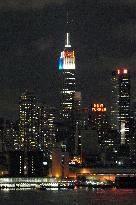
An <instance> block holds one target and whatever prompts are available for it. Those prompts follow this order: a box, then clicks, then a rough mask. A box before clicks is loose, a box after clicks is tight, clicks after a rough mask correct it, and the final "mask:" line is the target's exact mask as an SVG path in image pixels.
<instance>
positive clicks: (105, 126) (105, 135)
mask: <svg viewBox="0 0 136 205" xmlns="http://www.w3.org/2000/svg"><path fill="white" fill-rule="evenodd" d="M89 121H90V122H89V124H90V127H91V129H92V130H96V131H97V135H98V136H97V137H98V151H99V155H100V157H101V160H102V161H103V163H104V164H105V162H106V161H115V157H116V154H117V145H118V143H119V142H118V136H117V135H116V138H115V134H114V132H111V127H110V122H109V117H108V114H107V108H106V107H105V106H104V104H102V103H95V104H93V105H92V107H91V113H90V116H89Z"/></svg>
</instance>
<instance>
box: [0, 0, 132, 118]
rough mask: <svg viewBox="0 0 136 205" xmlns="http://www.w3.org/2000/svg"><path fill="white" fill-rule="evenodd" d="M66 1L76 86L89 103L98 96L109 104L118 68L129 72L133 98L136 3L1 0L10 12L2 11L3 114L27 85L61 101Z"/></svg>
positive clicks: (42, 95)
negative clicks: (113, 76) (60, 65)
mask: <svg viewBox="0 0 136 205" xmlns="http://www.w3.org/2000/svg"><path fill="white" fill-rule="evenodd" d="M65 3H68V7H69V8H70V9H69V17H70V19H71V22H72V23H71V25H70V28H69V30H70V32H71V42H72V46H73V47H74V49H75V53H76V67H77V82H78V89H79V90H81V91H82V95H83V101H84V102H85V104H87V105H90V104H91V102H93V101H97V100H98V101H101V102H105V103H106V104H110V103H109V101H110V78H111V71H112V70H113V69H115V68H116V67H120V66H125V67H128V68H129V69H130V71H131V79H132V97H133V98H134V97H135V95H136V94H135V93H136V92H135V91H136V85H135V76H136V71H135V70H136V69H135V68H136V23H135V22H136V1H134V0H118V1H117V0H114V1H113V0H98V1H96V0H67V2H66V0H56V1H55V0H48V1H47V0H41V1H40V0H30V1H25V0H1V1H0V8H5V9H7V8H10V10H7V12H3V10H2V9H1V12H0V54H1V55H0V63H1V69H0V89H1V90H2V92H1V97H0V115H1V113H4V112H5V113H9V112H10V111H11V113H13V112H14V110H16V108H17V102H18V98H19V96H20V94H21V92H23V91H24V89H26V88H28V89H29V90H32V91H34V92H35V93H36V94H38V95H39V96H40V99H42V100H44V101H45V102H46V103H47V104H51V105H57V103H58V101H59V99H58V96H59V95H58V94H59V86H60V81H59V72H58V58H59V55H60V52H61V51H62V50H63V48H64V34H65V31H66V29H65V27H66V25H65V22H66V21H65V20H66V4H65ZM36 8H37V9H36ZM19 9H21V10H19ZM32 9H33V11H32ZM7 90H8V92H7ZM3 95H4V97H2V96H3ZM8 96H12V97H11V99H12V102H10V101H9V97H8ZM8 106H9V107H8ZM6 110H7V112H6Z"/></svg>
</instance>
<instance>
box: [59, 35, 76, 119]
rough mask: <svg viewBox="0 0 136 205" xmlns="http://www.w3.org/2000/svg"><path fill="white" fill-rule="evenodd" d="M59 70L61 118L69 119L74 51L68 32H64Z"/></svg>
mask: <svg viewBox="0 0 136 205" xmlns="http://www.w3.org/2000/svg"><path fill="white" fill-rule="evenodd" d="M59 71H60V73H61V77H62V88H61V119H62V120H69V118H70V115H71V109H72V100H73V94H74V93H75V90H76V83H75V52H74V50H73V49H72V47H71V43H70V34H69V33H66V36H65V47H64V50H63V51H62V52H61V56H60V58H59Z"/></svg>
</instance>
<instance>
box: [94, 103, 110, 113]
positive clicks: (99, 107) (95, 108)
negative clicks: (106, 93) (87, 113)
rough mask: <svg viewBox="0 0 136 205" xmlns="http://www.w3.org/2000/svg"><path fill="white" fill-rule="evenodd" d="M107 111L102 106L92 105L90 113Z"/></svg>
mask: <svg viewBox="0 0 136 205" xmlns="http://www.w3.org/2000/svg"><path fill="white" fill-rule="evenodd" d="M106 111H107V109H106V107H104V104H98V103H97V104H93V107H92V112H106Z"/></svg>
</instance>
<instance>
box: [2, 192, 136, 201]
mask: <svg viewBox="0 0 136 205" xmlns="http://www.w3.org/2000/svg"><path fill="white" fill-rule="evenodd" d="M0 205H136V189H105V190H104V189H77V190H53V191H52V190H45V191H41V190H16V191H14V190H10V191H9V190H6V191H5V190H1V191H0Z"/></svg>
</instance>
